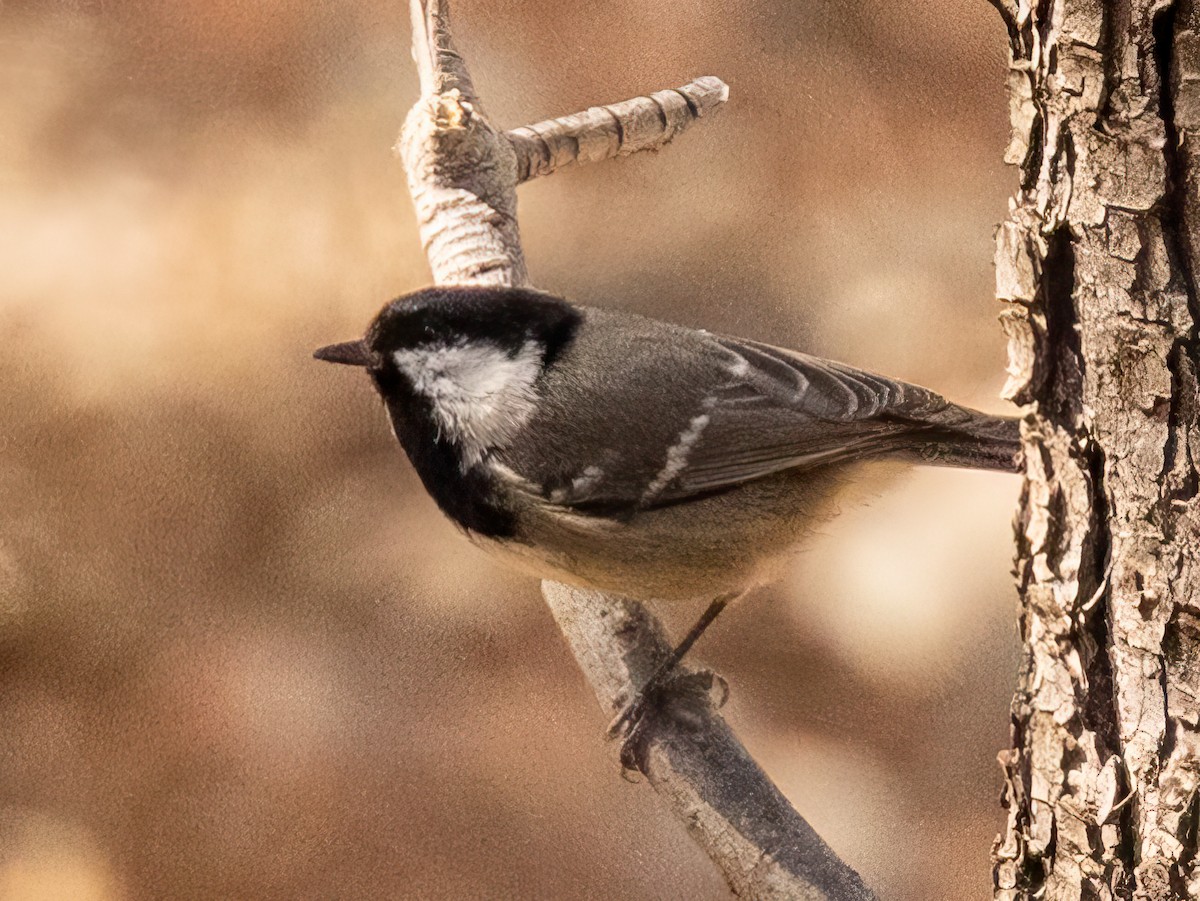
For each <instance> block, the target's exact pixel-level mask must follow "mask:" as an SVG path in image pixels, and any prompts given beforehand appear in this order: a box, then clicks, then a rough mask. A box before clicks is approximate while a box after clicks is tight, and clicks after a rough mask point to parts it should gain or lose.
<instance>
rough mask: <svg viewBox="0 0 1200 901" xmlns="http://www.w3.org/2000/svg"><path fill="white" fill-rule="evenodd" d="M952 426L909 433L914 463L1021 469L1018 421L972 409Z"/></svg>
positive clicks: (999, 469) (1015, 470) (1016, 470)
mask: <svg viewBox="0 0 1200 901" xmlns="http://www.w3.org/2000/svg"><path fill="white" fill-rule="evenodd" d="M959 409H960V410H962V411H963V412H965V413H967V414H969V415H968V417H967V418H965V419H963V420H961V421H959V422H956V423H954V424H953V425H936V426H933V427H932V428H931V429H929V431H927V432H915V433H913V434H911V435H910V436H909V440H910V441H911V446H910V448H909V453H911V455H912V457H913V460H914V462H916V463H923V464H925V465H927V466H958V467H963V468H966V469H990V470H997V471H1000V472H1020V471H1021V428H1020V424H1021V420H1020V419H1016V418H1013V417H1008V416H990V415H988V414H986V413H979V412H976V411H975V410H967V409H965V408H962V407H960V408H959Z"/></svg>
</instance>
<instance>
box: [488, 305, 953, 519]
mask: <svg viewBox="0 0 1200 901" xmlns="http://www.w3.org/2000/svg"><path fill="white" fill-rule="evenodd" d="M540 395H541V403H540V405H539V407H538V412H537V414H536V415H535V417H534V419H533V420H532V421H531V422H530V423H529V425H528V426H527V427H526V428H525V429H524V430H523V431H522V433H521V434H520V435H519V436H518V438H517V440H516V442H515V443H514V445H513V446H512V447H510V448H509V449H508V450H507V451H505V452H503V453H502V454H501V455H500V460H499V462H501V463H503V464H504V465H505V466H507V467H508V468H509V469H511V470H513V471H514V473H515V474H516V475H517V476H519V477H520V479H521V480H522V481H523V482H524V483H525V484H526V485H528V486H531V488H532V489H533V490H534V491H536V492H538V493H540V494H541V495H542V496H543V497H544V498H545V499H546V500H547V501H549V502H551V503H553V504H557V505H561V506H565V507H570V508H575V509H578V510H580V511H581V512H593V513H602V514H610V515H617V516H620V515H631V514H633V513H636V512H638V511H639V510H645V509H649V508H652V507H655V506H660V505H664V504H672V503H678V502H680V501H684V500H687V499H688V498H690V497H695V496H698V495H703V494H708V493H712V492H717V491H722V490H725V489H727V488H731V487H733V486H736V485H739V484H742V483H744V482H748V481H751V480H754V479H759V478H763V477H765V476H768V475H771V474H773V473H777V472H781V471H783V470H797V469H806V468H812V467H816V466H822V465H826V464H829V463H835V462H838V461H844V460H849V459H854V458H857V457H862V456H866V455H870V454H872V453H879V452H881V451H883V450H885V449H886V448H887V447H888V446H889V445H890V444H895V443H896V442H897V441H902V440H903V438H904V436H906V435H911V434H912V433H914V432H920V431H924V430H929V429H931V428H935V427H937V426H939V425H946V426H949V425H952V423H953V422H954V421H955V420H956V419H960V418H969V417H970V415H971V414H970V413H969V412H968V411H966V410H965V409H963V408H960V407H956V406H954V405H953V404H950V403H948V402H947V401H946V400H945V399H943V398H942V397H940V396H939V395H937V394H934V393H933V392H931V391H927V390H925V389H924V388H918V387H916V386H913V385H907V384H904V383H902V382H897V381H894V380H892V379H887V378H884V377H882V376H877V375H872V374H870V373H867V372H862V371H860V370H857V369H854V368H853V367H850V366H845V365H843V364H840V363H833V362H830V361H828V360H822V359H820V358H818V357H811V356H807V355H805V354H800V353H794V352H792V351H787V350H783V349H780V348H776V347H771V346H769V345H765V344H758V343H756V342H753V341H744V340H741V339H737V338H729V337H721V336H714V335H709V334H708V333H706V332H700V331H695V330H692V329H685V328H682V327H678V326H672V325H668V324H666V323H661V322H655V321H653V320H646V319H641V318H640V317H633V316H629V315H627V314H614V313H605V312H603V311H598V310H588V311H587V318H586V321H585V325H584V327H583V329H582V330H581V332H580V334H579V335H578V336H577V338H576V340H575V342H574V343H573V345H572V347H571V348H570V349H569V350H568V351H567V352H566V353H565V354H564V355H563V357H562V358H561V359H560V360H559V361H558V362H557V363H556V364H555V365H554V366H553V367H551V369H550V370H549V371H548V372H547V373H546V374H545V375H544V376H543V384H542V386H541V390H540Z"/></svg>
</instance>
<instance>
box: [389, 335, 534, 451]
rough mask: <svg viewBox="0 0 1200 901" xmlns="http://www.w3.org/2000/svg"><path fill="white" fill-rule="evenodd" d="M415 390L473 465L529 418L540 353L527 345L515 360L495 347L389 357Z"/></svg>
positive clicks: (443, 348) (443, 347)
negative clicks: (426, 402) (423, 397)
mask: <svg viewBox="0 0 1200 901" xmlns="http://www.w3.org/2000/svg"><path fill="white" fill-rule="evenodd" d="M392 357H393V359H394V360H395V362H396V366H397V368H398V369H399V370H400V371H401V372H403V373H404V374H405V375H406V376H408V378H409V379H410V380H411V381H412V384H413V388H414V389H415V390H416V391H417V392H418V393H420V394H422V395H424V396H425V397H427V398H429V400H430V401H431V402H432V405H433V412H434V415H435V416H436V417H437V418H438V426H439V428H441V429H444V430H445V432H446V434H447V436H448V437H450V438H451V439H453V440H454V441H455V442H456V443H457V444H458V446H459V447H460V448H461V450H462V454H463V462H464V463H466V464H468V465H474V464H476V463H478V462H479V461H480V460H482V459H483V455H484V454H485V453H486V452H487V451H488V450H490V449H492V448H495V447H501V446H503V445H505V444H507V443H508V442H509V441H511V440H512V438H513V436H514V435H516V433H517V431H518V430H519V429H520V428H521V426H523V425H524V424H525V423H526V422H527V421H528V419H529V417H530V416H531V415H532V414H533V410H534V405H535V403H536V400H537V396H536V392H535V391H534V383H535V382H536V381H537V377H538V375H539V374H540V373H541V369H542V349H541V347H540V346H538V344H537V343H536V342H533V341H530V342H527V343H526V344H525V345H524V346H523V347H522V348H521V349H520V351H518V353H517V354H516V355H515V356H510V355H509V353H508V352H507V351H506V350H504V349H503V348H501V347H498V346H496V345H494V344H438V345H432V346H429V347H418V348H413V349H410V350H398V351H396V352H395V353H394V354H393V355H392Z"/></svg>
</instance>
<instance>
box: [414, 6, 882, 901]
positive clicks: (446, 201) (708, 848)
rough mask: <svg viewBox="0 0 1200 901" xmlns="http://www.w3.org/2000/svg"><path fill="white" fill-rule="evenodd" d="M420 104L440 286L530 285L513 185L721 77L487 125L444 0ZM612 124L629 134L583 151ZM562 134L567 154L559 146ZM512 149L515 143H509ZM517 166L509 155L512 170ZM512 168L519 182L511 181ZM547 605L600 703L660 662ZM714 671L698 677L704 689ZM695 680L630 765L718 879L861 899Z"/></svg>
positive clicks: (674, 123) (659, 634) (625, 637)
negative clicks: (527, 122)
mask: <svg viewBox="0 0 1200 901" xmlns="http://www.w3.org/2000/svg"><path fill="white" fill-rule="evenodd" d="M410 2H411V10H412V19H413V55H414V58H415V59H416V60H417V65H418V68H419V69H421V89H422V96H421V98H420V100H418V101H417V103H416V105H415V106H414V107H413V108H412V110H411V112H410V113H409V114H408V117H407V119H406V120H405V123H404V129H403V131H402V133H401V136H400V141H399V144H398V149H399V152H400V154H401V157H402V159H403V161H404V166H405V169H406V171H407V174H408V182H409V187H410V189H411V191H412V195H413V202H414V204H415V206H416V209H417V220H418V224H419V226H420V230H421V238H422V243H423V245H424V247H425V253H426V256H427V257H428V259H429V264H430V268H431V269H432V270H433V276H434V280H435V281H436V282H438V283H439V284H448V283H459V284H462V283H471V284H508V285H520V284H527V282H528V278H527V274H526V269H525V260H524V256H523V254H522V250H521V239H520V233H519V231H518V228H517V216H516V186H517V182H518V180H519V179H520V178H527V177H530V176H531V174H545V173H548V172H551V171H553V170H554V169H555V168H558V167H560V166H562V165H565V164H567V163H570V162H584V161H593V160H598V159H605V158H608V157H611V156H615V155H618V154H622V153H631V152H633V151H634V150H637V149H644V148H650V147H659V146H662V145H663V144H665V143H666V142H667V141H669V140H670V139H671V138H672V137H674V135H676V134H678V133H679V132H680V131H681V130H682V129H683V128H684V127H686V125H687V124H689V123H690V122H691V121H692V120H693V119H695V118H697V117H698V116H699V115H701V114H703V113H704V112H706V111H708V110H710V109H713V108H715V107H716V106H718V105H719V104H720V103H721V102H723V101H724V99H725V86H724V84H723V83H721V82H720V81H719V80H718V79H698V80H697V81H695V82H693V83H692V84H690V85H687V86H686V87H684V88H681V89H680V90H679V91H664V92H660V93H659V94H655V95H651V96H650V97H641V98H637V99H635V100H631V101H627V102H626V103H623V104H616V105H614V106H613V107H609V108H607V110H604V109H602V110H599V111H592V110H589V111H588V112H586V113H582V114H579V116H576V117H567V118H566V119H563V120H557V122H556V123H546V124H545V125H543V126H532V127H531V128H529V129H518V130H517V132H514V133H512V134H511V135H510V136H508V137H506V136H505V135H503V134H501V133H500V132H498V131H497V130H496V129H495V128H493V127H492V125H491V124H490V123H489V122H488V120H487V118H486V117H485V116H484V115H483V113H482V111H481V110H480V107H479V103H478V99H477V97H476V96H475V93H474V88H473V86H472V85H471V80H470V76H469V75H468V73H467V67H466V63H465V61H464V60H463V58H462V57H461V56H459V54H458V53H457V52H456V51H455V50H454V44H453V41H452V39H451V34H450V27H449V21H448V18H447V10H446V2H445V0H410ZM604 117H607V119H608V120H611V121H613V122H616V121H620V122H621V123H622V126H621V127H622V128H623V129H624V128H625V127H626V123H628V125H629V133H628V134H626V135H624V136H623V137H619V138H618V140H617V141H616V142H613V141H612V140H611V139H610V138H609V137H604V138H603V147H602V148H601V149H600V150H595V149H593V146H594V145H593V141H592V138H593V136H595V137H596V140H597V141H599V135H600V134H601V132H602V131H603V130H604V127H605V126H601V125H599V123H598V122H597V121H596V120H597V119H601V120H602V119H604ZM572 141H574V142H575V143H576V145H577V147H576V149H575V150H574V151H571V150H570V149H569V148H568V149H564V144H569V143H571V142H572ZM514 148H519V149H514ZM519 160H520V161H521V162H520V163H519ZM521 173H524V174H523V175H522V174H521ZM543 592H544V594H545V595H546V600H547V602H548V604H549V606H550V608H551V610H552V611H553V613H554V616H555V618H556V619H557V621H558V624H559V626H560V628H561V629H562V631H563V633H564V634H565V635H566V637H567V640H568V642H569V643H570V645H571V648H572V650H573V651H574V653H575V656H576V658H577V660H578V662H579V665H580V667H581V669H582V670H583V672H584V674H585V675H586V676H587V678H588V680H589V681H590V682H591V684H592V687H593V689H594V690H595V692H596V694H597V696H598V697H599V699H600V702H601V705H602V706H603V707H604V708H605V709H606V710H608V711H610V712H611V711H613V710H615V708H616V707H617V706H618V705H619V703H621V701H622V700H623V699H625V698H628V697H630V696H631V695H632V694H633V692H634V691H635V690H636V686H640V685H641V684H643V682H644V680H645V679H646V678H647V677H648V676H649V674H650V673H651V672H653V670H654V668H655V664H656V663H657V662H658V661H660V660H662V659H663V657H664V656H665V655H666V653H668V651H669V646H668V644H667V641H666V637H665V633H664V631H663V629H662V627H661V626H660V625H659V623H658V621H657V620H656V619H655V618H654V617H653V616H652V615H651V614H650V613H649V612H648V611H647V610H646V608H645V607H643V606H642V605H641V604H639V603H637V602H636V601H632V600H627V599H624V598H616V597H611V596H607V595H603V594H600V593H598V592H587V591H581V590H578V589H573V588H567V587H565V586H562V585H555V584H552V583H544V584H543ZM711 678H712V677H711V675H710V676H709V681H711ZM704 682H705V677H704V674H697V675H695V676H694V677H693V678H692V679H691V680H686V681H685V684H690V685H691V686H692V689H693V690H685V691H680V692H677V693H672V694H670V695H669V697H668V698H667V699H666V700H665V701H664V702H663V705H662V707H661V708H660V709H659V710H657V711H656V716H655V717H654V719H653V720H652V721H651V722H649V723H648V724H647V726H646V728H645V729H644V730H643V732H642V733H641V735H642V738H641V740H640V741H639V744H638V748H637V750H638V752H639V753H638V754H637V755H636V757H637V764H638V766H639V769H641V771H642V772H643V773H644V774H645V775H646V777H647V780H648V781H649V783H650V784H651V785H652V786H653V787H654V789H655V790H656V791H657V792H658V794H659V796H660V797H661V798H662V800H663V802H664V803H665V804H666V805H667V806H668V807H669V808H670V809H671V811H672V812H673V813H674V814H675V816H676V817H677V818H678V819H680V820H681V821H682V822H683V823H684V824H685V825H686V826H687V828H688V829H689V830H690V832H691V834H692V836H693V837H694V838H695V839H696V841H697V842H698V843H699V844H700V846H701V847H702V848H703V849H704V850H705V852H706V853H707V854H708V855H709V857H710V858H711V859H712V860H713V862H714V863H715V864H716V865H717V866H718V867H719V868H720V869H721V871H722V872H723V873H724V875H725V878H726V879H727V880H728V882H729V884H730V886H731V887H732V888H733V889H734V891H735V892H737V893H738V894H741V895H746V896H748V897H753V898H756V899H780V901H782V899H785V898H786V899H806V901H807V899H811V901H824V899H835V901H843V899H844V901H867V899H871V898H872V897H873V896H872V895H871V893H870V892H869V890H868V889H867V888H866V887H865V886H864V885H863V883H862V880H861V879H859V877H858V875H857V874H855V873H854V871H853V870H851V869H850V868H849V867H847V866H846V865H845V864H844V863H842V862H841V861H840V860H838V858H837V856H836V855H835V854H834V853H833V852H832V851H831V850H830V849H829V847H828V846H827V845H826V844H825V843H824V842H822V841H821V839H820V837H819V836H818V835H817V834H816V833H815V832H814V831H813V829H812V827H810V826H809V825H808V824H807V823H806V822H805V821H804V820H803V818H801V817H800V815H799V814H797V813H796V812H795V811H794V810H793V809H792V808H791V806H790V805H789V804H788V803H787V800H786V799H785V798H784V797H783V795H782V794H780V792H779V790H778V789H777V788H776V787H775V786H774V785H773V784H772V783H771V780H770V779H768V778H767V776H766V774H764V773H763V771H762V770H761V769H760V768H759V767H758V766H757V764H755V762H754V760H753V759H752V758H751V757H750V755H749V754H748V753H747V752H746V750H745V749H744V748H743V747H742V746H741V744H740V743H739V742H738V740H737V737H736V736H735V735H734V734H733V732H732V731H731V730H730V729H729V727H728V726H727V725H726V724H725V722H724V720H722V719H721V717H720V716H718V715H717V713H716V711H715V709H714V708H713V705H712V702H711V700H710V699H709V697H708V693H707V692H705V691H703V690H698V689H700V688H702V685H703V683H704Z"/></svg>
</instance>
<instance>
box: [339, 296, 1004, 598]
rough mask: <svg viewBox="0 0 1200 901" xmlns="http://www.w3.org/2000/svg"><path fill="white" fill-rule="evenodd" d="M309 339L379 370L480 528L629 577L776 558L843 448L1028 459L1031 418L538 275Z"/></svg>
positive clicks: (586, 570)
mask: <svg viewBox="0 0 1200 901" xmlns="http://www.w3.org/2000/svg"><path fill="white" fill-rule="evenodd" d="M315 356H316V357H317V358H318V359H321V360H327V361H330V362H334V363H344V364H349V365H354V366H362V367H364V368H365V369H366V370H367V372H368V373H369V375H370V376H371V379H372V380H373V381H374V383H375V387H376V388H377V389H378V391H379V393H380V395H382V397H383V401H384V404H385V405H386V408H387V412H388V415H389V416H390V418H391V422H392V426H393V429H394V431H395V434H396V437H397V439H399V441H400V444H401V446H402V447H403V448H404V450H405V452H406V453H407V454H408V457H409V459H410V460H411V461H412V464H413V466H414V467H415V469H416V471H417V474H418V475H419V476H420V478H421V481H422V482H423V484H424V486H425V488H426V490H427V491H428V492H429V494H430V495H431V496H432V497H433V499H434V500H435V501H436V502H437V504H438V506H439V507H440V508H441V509H442V511H443V512H444V513H445V514H446V515H447V516H449V517H450V519H452V520H453V521H454V522H455V523H456V524H457V525H458V526H460V527H461V528H462V530H463V531H464V532H465V533H466V534H467V536H468V537H470V538H471V539H472V540H473V541H474V542H475V543H477V544H479V545H481V546H483V547H484V548H486V549H488V550H490V551H493V552H498V553H500V554H501V555H502V556H504V557H506V558H508V559H509V561H510V562H515V563H516V564H517V565H519V566H520V567H522V568H523V569H526V570H528V571H530V572H532V573H533V574H535V575H537V576H540V577H542V578H548V579H554V580H557V581H563V582H568V583H572V584H576V585H584V586H589V587H594V588H599V589H603V590H606V591H613V592H617V593H619V594H623V595H626V596H630V597H637V598H643V599H646V598H695V597H700V596H705V597H709V598H711V597H714V596H717V595H721V594H728V593H734V592H739V591H742V590H744V589H745V588H746V587H748V586H751V585H754V584H757V583H760V582H762V581H763V580H764V579H767V578H769V577H770V574H771V572H772V571H773V569H774V567H775V565H776V564H777V563H778V562H779V561H780V560H781V559H785V558H786V554H787V551H788V550H789V549H790V548H791V547H793V546H794V545H795V544H796V543H797V541H798V539H800V538H802V537H803V536H804V535H805V533H808V532H811V531H812V529H813V527H814V524H815V523H816V522H818V521H819V520H820V519H822V518H823V517H825V516H827V515H829V514H830V513H831V512H832V508H831V504H830V500H831V495H832V494H833V492H834V489H835V488H836V485H837V482H838V481H839V474H840V473H843V472H844V471H845V469H846V465H847V464H850V463H854V462H857V461H862V460H867V459H878V458H899V459H906V460H911V461H913V462H917V463H930V464H941V465H949V466H964V467H971V468H977V469H994V470H1004V471H1015V469H1016V466H1017V462H1016V460H1017V454H1018V451H1019V438H1018V428H1017V421H1016V420H1015V419H1009V418H1003V417H997V416H990V415H987V414H983V413H978V412H975V411H973V410H969V409H966V408H964V407H960V406H957V405H955V404H952V403H949V402H948V401H946V400H944V399H943V398H942V397H940V396H939V395H937V394H934V393H933V392H932V391H928V390H926V389H924V388H918V387H916V386H914V385H909V384H905V383H903V382H899V381H896V380H894V379H889V378H885V377H883V376H879V375H873V374H871V373H867V372H863V371H861V370H858V369H855V368H853V367H850V366H846V365H844V364H842V363H834V362H830V361H828V360H823V359H820V358H817V357H812V356H808V355H805V354H801V353H797V352H794V351H790V350H783V349H781V348H777V347H772V346H770V345H766V344H760V343H758V342H755V341H747V340H743V339H740V338H731V337H726V336H723V335H715V334H709V333H708V332H706V331H701V330H697V329H691V328H684V327H681V326H678V325H670V324H668V323H665V322H659V321H655V320H652V319H646V318H643V317H641V316H636V315H633V314H631V313H622V312H613V311H608V310H602V309H596V308H589V307H583V306H579V305H576V304H573V303H570V302H568V301H566V300H563V299H561V298H559V297H555V296H553V295H551V294H546V293H542V292H538V291H533V290H529V289H524V288H507V287H465V286H464V287H438V288H428V289H425V290H422V291H417V292H416V293H414V294H410V295H408V296H406V297H401V298H399V299H398V300H395V301H393V302H392V303H390V304H388V305H387V306H386V307H384V309H383V310H382V311H381V312H380V313H379V315H378V316H377V317H376V318H375V321H374V322H373V323H372V324H371V326H370V328H369V329H368V331H367V334H366V336H365V337H364V338H362V339H361V340H358V341H350V342H346V343H344V344H334V345H331V346H329V347H323V348H321V349H320V350H318V351H317V352H316V354H315Z"/></svg>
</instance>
